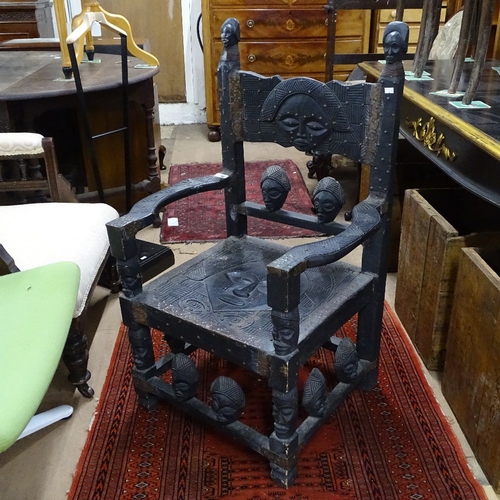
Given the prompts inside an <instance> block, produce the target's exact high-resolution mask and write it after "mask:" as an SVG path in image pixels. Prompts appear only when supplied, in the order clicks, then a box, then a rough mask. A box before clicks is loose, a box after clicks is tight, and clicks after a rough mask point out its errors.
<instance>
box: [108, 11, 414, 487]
mask: <svg viewBox="0 0 500 500" xmlns="http://www.w3.org/2000/svg"><path fill="white" fill-rule="evenodd" d="M387 29H388V32H387V33H386V37H385V39H386V40H390V42H391V47H387V51H386V54H387V64H386V65H385V69H384V72H383V75H382V77H381V78H380V80H379V82H377V83H367V82H364V81H358V82H346V83H342V82H337V81H331V82H328V83H326V84H325V83H321V82H319V81H316V80H313V79H310V78H303V77H297V78H291V79H288V80H284V79H282V78H281V77H279V76H273V77H264V76H262V75H259V74H257V73H253V72H246V71H241V70H240V66H239V48H238V38H239V27H238V23H237V22H236V21H235V20H234V19H229V20H228V21H226V22H225V23H224V24H223V26H222V30H221V31H222V39H223V43H224V48H223V51H222V55H221V58H220V63H219V66H218V77H219V96H220V111H221V141H222V170H221V172H219V173H218V174H216V175H210V176H206V177H200V178H196V179H189V180H186V181H182V182H179V183H178V184H175V185H172V186H169V187H167V188H165V189H164V190H162V191H160V192H157V193H154V194H152V195H150V196H149V197H148V198H145V199H143V200H141V201H140V202H138V203H136V205H135V206H134V207H133V208H132V210H131V211H130V213H128V214H127V215H124V216H123V217H121V218H119V219H117V220H115V221H113V222H111V223H109V224H108V225H107V227H108V234H109V238H110V242H111V249H112V254H113V256H114V257H115V258H116V259H117V261H118V269H119V271H120V273H121V276H122V279H123V281H124V294H123V296H122V298H121V308H122V315H123V321H124V323H125V324H126V325H127V326H128V327H129V332H130V333H129V336H130V341H131V346H132V350H133V352H134V359H135V368H134V372H133V376H134V386H135V388H136V391H137V393H138V396H139V404H141V405H143V406H144V407H146V408H152V407H154V405H155V403H157V402H158V400H159V399H164V400H166V401H168V402H169V403H170V404H173V405H177V406H178V407H179V408H182V409H183V410H185V411H187V412H189V413H191V414H193V415H195V416H196V417H198V418H200V419H202V420H203V421H205V422H208V423H210V424H212V425H214V426H216V427H218V428H219V429H220V430H221V432H225V433H227V434H228V435H230V436H232V437H235V438H237V439H239V440H240V441H241V442H242V443H243V444H245V445H246V446H248V447H249V448H251V449H252V450H254V451H256V452H258V453H261V454H262V455H263V456H265V457H266V458H267V459H268V460H269V462H270V469H271V477H272V478H273V480H274V481H275V482H276V483H277V484H278V485H280V486H282V487H285V488H288V487H289V486H290V485H292V484H293V482H294V480H295V478H296V477H297V474H299V473H300V471H298V468H297V464H298V456H299V453H300V450H301V448H302V447H303V446H304V445H305V444H306V443H307V441H308V440H309V439H310V438H311V437H312V435H313V434H314V432H315V431H316V430H317V429H318V428H319V427H320V426H321V425H322V423H323V422H324V421H325V420H326V419H327V418H329V417H330V415H331V414H332V413H333V412H334V411H335V409H336V408H337V407H338V406H339V405H340V404H341V402H342V401H343V400H345V398H347V397H348V395H349V394H350V393H351V392H352V391H353V390H354V389H356V388H360V389H364V390H369V389H372V388H373V387H375V385H376V383H377V367H378V357H379V348H380V330H381V324H382V312H383V307H384V290H385V288H384V287H385V278H386V272H387V262H386V260H387V248H388V238H387V236H388V224H389V220H390V212H391V202H392V198H393V196H392V187H393V185H394V165H395V160H396V146H397V142H398V141H397V139H398V133H399V108H400V102H401V97H402V91H403V83H404V71H403V66H402V64H401V58H402V57H403V56H404V54H405V52H406V47H407V40H408V27H407V26H406V24H404V23H401V22H395V23H391V24H390V25H389V26H388V28H387ZM245 142H275V143H277V144H279V145H281V146H283V147H291V146H293V147H295V148H296V149H298V150H300V151H303V152H307V153H309V154H311V155H324V156H326V155H331V154H340V155H345V156H348V157H349V158H350V159H352V160H353V161H356V162H363V163H366V164H368V165H370V189H369V194H368V196H367V198H366V199H364V200H362V201H361V202H360V203H358V204H357V205H356V206H355V207H354V208H353V210H352V220H351V222H350V223H346V222H336V221H329V222H327V221H326V219H325V220H322V221H320V220H318V217H316V216H314V215H312V214H309V213H307V214H301V213H295V212H291V211H288V210H284V209H283V208H282V207H281V206H280V205H281V200H279V203H275V202H276V201H277V200H278V198H279V196H278V197H277V198H276V199H275V200H273V202H272V203H270V202H269V201H270V200H267V202H266V203H265V204H258V203H254V202H249V201H247V200H246V196H245V159H244V145H245ZM272 171H273V172H274V173H273V174H272V175H270V172H267V173H266V174H265V175H264V176H263V183H262V187H263V188H266V189H267V187H268V186H264V184H265V183H266V182H267V181H270V180H273V181H274V182H275V186H274V187H280V189H282V190H283V191H282V193H284V192H286V191H287V186H286V181H285V180H284V178H282V177H281V175H280V174H279V172H278V171H277V170H276V169H272ZM332 182H333V180H332ZM325 184H328V183H323V184H322V186H325ZM216 189H219V190H224V197H225V208H226V229H227V238H226V239H224V240H222V241H221V242H219V243H218V244H216V245H214V246H213V247H211V248H210V249H209V250H207V251H205V252H202V253H201V254H199V255H197V256H196V257H194V258H192V259H191V260H189V261H187V262H185V263H182V264H180V265H179V266H178V267H175V268H174V269H172V270H169V271H167V272H166V273H164V274H163V275H161V276H160V277H158V278H157V279H156V280H152V281H149V282H148V283H145V284H144V283H143V282H142V280H141V277H140V269H139V261H138V256H137V245H136V240H135V237H136V234H137V232H138V231H140V230H141V229H142V228H144V227H147V226H148V225H151V224H152V223H153V222H154V220H155V218H156V215H157V214H158V212H159V211H160V210H161V209H162V207H164V206H165V205H167V204H169V203H171V202H173V201H175V200H178V199H181V198H184V197H186V196H190V195H193V194H196V193H199V192H204V191H210V190H216ZM334 191H335V190H334V189H331V190H330V191H328V189H327V192H328V194H329V195H331V193H333V192H334ZM335 193H336V194H337V195H338V193H337V191H335ZM264 199H265V197H264ZM249 217H256V218H260V219H266V220H271V221H274V222H278V223H283V224H289V225H292V226H297V227H302V228H307V229H311V230H313V231H315V232H317V233H318V234H322V235H324V234H326V235H328V236H329V237H328V238H324V239H318V240H317V241H314V242H313V243H309V244H305V245H298V246H295V247H292V248H290V247H287V246H285V245H283V244H281V243H280V242H279V241H276V240H272V239H260V238H256V237H252V236H250V235H248V234H247V220H248V218H249ZM329 219H330V218H328V220H329ZM359 245H363V258H362V264H361V266H356V265H351V264H348V263H347V262H343V261H341V259H342V257H344V256H345V255H347V254H348V253H349V252H351V250H353V249H355V248H356V247H357V246H359ZM356 313H358V332H357V340H356V345H354V344H352V345H347V346H345V345H344V344H345V341H344V342H343V341H342V339H341V338H340V337H338V336H336V335H335V332H336V331H337V330H339V328H340V327H341V326H342V325H343V324H344V323H346V322H347V321H348V320H349V319H350V318H351V317H352V316H353V315H354V314H356ZM151 327H152V328H155V329H157V330H161V331H163V332H164V334H165V338H167V340H168V343H169V345H170V346H172V350H174V349H175V352H169V353H167V354H166V355H165V356H163V357H162V358H160V359H154V355H153V348H152V343H151V334H150V328H151ZM174 339H176V340H177V342H174V341H173V340H174ZM322 348H326V349H330V350H332V351H337V352H336V359H337V362H336V366H335V368H336V370H337V372H338V374H340V377H344V376H345V377H344V378H345V379H346V380H347V381H346V382H345V383H342V384H339V385H338V386H336V387H334V388H333V389H332V391H331V392H330V393H327V391H326V387H325V386H324V384H323V381H322V376H321V375H320V374H317V373H316V372H314V374H312V375H311V377H310V379H309V381H308V383H307V384H306V388H304V389H303V388H302V387H300V385H299V369H300V368H301V366H302V365H303V364H304V363H305V362H306V361H307V360H308V359H309V358H310V357H311V356H313V355H314V354H315V353H316V352H317V351H318V350H319V349H322ZM196 349H203V350H205V351H208V352H210V353H211V355H212V356H218V357H220V358H222V359H224V360H225V361H226V362H228V364H229V363H233V364H235V365H238V366H240V367H242V368H244V369H245V370H250V371H252V372H254V374H256V376H259V377H264V378H266V379H267V380H268V385H269V387H270V389H271V391H272V394H271V400H270V401H268V409H269V411H270V412H271V411H272V415H273V421H274V425H273V430H272V432H271V433H270V434H269V435H265V434H263V433H261V432H258V431H256V430H255V429H253V428H252V427H250V426H249V425H247V424H246V423H245V422H244V417H241V418H240V415H241V414H242V412H243V409H244V405H245V399H246V398H245V394H244V392H243V389H242V387H240V386H239V385H238V384H237V383H236V381H235V380H234V379H232V378H230V377H227V376H222V375H221V376H220V377H217V378H216V380H215V381H213V383H212V384H211V388H210V396H209V398H208V400H204V399H203V397H202V396H198V395H194V396H193V397H191V398H189V399H186V400H185V401H180V400H179V394H176V391H175V389H176V388H175V384H176V383H177V382H176V381H174V383H173V384H169V383H168V382H167V381H166V380H165V378H164V377H163V378H162V377H161V375H162V374H163V373H165V372H166V371H168V370H173V371H174V372H175V371H176V370H178V367H177V364H178V361H177V360H180V361H182V359H185V358H178V356H180V353H183V354H184V355H186V356H188V355H189V354H190V353H192V352H193V351H195V350H196ZM174 358H175V361H174ZM353 366H354V369H353ZM176 377H177V375H176V376H175V377H173V378H174V379H175V378H176ZM200 383H201V381H200ZM193 385H194V383H193ZM249 385H251V384H249ZM302 390H304V396H303V398H302V401H303V406H304V407H305V408H306V410H307V411H308V412H310V415H311V418H306V419H305V420H303V421H301V420H300V419H299V418H298V414H299V411H298V410H299V399H300V397H299V396H300V392H301V391H302ZM177 392H178V391H177ZM203 392H204V391H199V393H200V394H201V393H203ZM189 395H191V392H190V393H189ZM271 406H272V410H271ZM313 417H314V418H313Z"/></svg>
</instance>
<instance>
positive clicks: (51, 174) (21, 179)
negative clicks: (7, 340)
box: [0, 132, 118, 398]
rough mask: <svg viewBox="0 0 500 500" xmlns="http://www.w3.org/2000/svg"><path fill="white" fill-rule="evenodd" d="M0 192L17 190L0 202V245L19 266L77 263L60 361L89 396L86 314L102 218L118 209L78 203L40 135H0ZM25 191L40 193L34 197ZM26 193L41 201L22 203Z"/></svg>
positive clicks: (102, 240)
mask: <svg viewBox="0 0 500 500" xmlns="http://www.w3.org/2000/svg"><path fill="white" fill-rule="evenodd" d="M2 191H3V192H5V193H14V194H16V193H17V194H19V195H20V197H19V198H17V199H15V200H14V202H15V203H14V204H7V205H0V244H2V245H3V246H4V247H5V249H6V251H7V252H8V253H9V254H10V255H11V256H12V257H13V258H14V260H15V262H16V264H17V266H18V268H19V269H20V270H21V271H25V270H28V269H32V268H35V267H39V266H44V265H47V264H51V263H54V262H60V261H71V262H74V263H76V264H77V265H78V267H79V268H80V271H81V279H80V284H79V288H78V297H77V301H76V306H75V310H74V312H73V321H72V323H71V327H70V329H69V333H68V336H67V340H66V345H65V347H64V351H63V360H64V362H65V364H66V366H67V367H68V370H69V376H68V378H69V381H70V382H71V383H73V384H74V385H75V386H76V387H77V388H78V390H79V391H80V392H81V394H82V395H83V396H85V397H88V398H90V397H92V395H93V394H94V391H93V389H92V388H91V387H89V385H88V380H89V378H90V372H89V370H88V369H87V365H88V357H89V353H88V346H87V337H86V334H85V326H86V315H87V309H88V306H89V303H90V298H91V296H92V292H93V290H94V289H95V287H96V285H97V283H98V280H99V277H100V276H101V273H102V272H103V269H104V266H105V264H106V261H107V258H108V256H109V242H108V238H107V234H106V227H105V223H106V222H109V221H110V220H113V219H115V218H116V217H118V212H117V211H116V210H115V209H114V208H113V207H111V206H110V205H107V204H104V203H77V199H76V197H75V195H74V194H73V192H72V191H71V188H70V187H69V185H68V183H67V182H66V180H65V179H64V178H63V177H62V176H61V175H60V174H59V171H58V166H57V159H56V155H55V151H54V145H53V142H52V139H51V138H48V137H43V136H41V135H40V134H34V133H22V132H13V133H2V134H0V195H1V194H2V193H1V192H2ZM29 193H38V194H37V196H35V197H34V198H32V197H31V195H30V194H29ZM30 198H32V200H31V201H33V200H35V201H36V200H37V199H40V200H45V202H35V203H26V201H30ZM48 200H50V203H47V201H48ZM7 202H10V203H11V202H12V199H9V200H7ZM0 300H1V299H0Z"/></svg>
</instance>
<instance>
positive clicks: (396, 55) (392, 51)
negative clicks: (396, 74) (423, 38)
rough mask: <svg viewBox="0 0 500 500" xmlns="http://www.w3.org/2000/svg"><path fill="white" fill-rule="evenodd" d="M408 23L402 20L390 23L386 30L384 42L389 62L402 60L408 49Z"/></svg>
mask: <svg viewBox="0 0 500 500" xmlns="http://www.w3.org/2000/svg"><path fill="white" fill-rule="evenodd" d="M408 37H409V28H408V25H407V24H406V23H404V22H402V21H393V22H391V23H389V24H388V25H387V26H386V28H385V30H384V37H383V44H384V54H385V60H386V63H387V64H394V63H395V62H397V61H402V59H403V56H404V55H405V54H406V52H407V50H408Z"/></svg>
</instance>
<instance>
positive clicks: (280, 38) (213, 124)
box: [202, 0, 371, 140]
mask: <svg viewBox="0 0 500 500" xmlns="http://www.w3.org/2000/svg"><path fill="white" fill-rule="evenodd" d="M325 3H326V2H325V0H295V1H294V0H267V1H264V0H202V15H203V46H204V58H205V92H206V100H207V125H208V127H209V129H211V132H210V133H209V139H211V140H218V131H217V128H218V125H219V122H220V119H219V110H218V97H217V64H218V61H219V57H220V54H221V51H222V42H221V40H220V27H221V25H222V23H223V22H224V21H225V20H226V19H227V18H229V17H234V18H236V19H237V20H238V21H239V23H240V30H241V43H240V52H241V67H242V69H245V70H248V71H255V72H257V73H261V74H263V75H266V76H272V75H275V74H279V75H281V76H284V77H291V76H296V75H301V76H310V77H312V78H317V79H319V80H323V79H324V73H325V53H326V38H327V30H328V27H327V13H326V10H325V8H324V5H325ZM337 19H338V22H337V29H336V42H335V51H336V52H337V53H363V52H368V46H369V33H370V19H371V11H369V10H342V11H339V12H338V17H337ZM352 67H353V66H348V65H336V66H335V74H334V77H335V78H337V79H345V78H346V77H347V75H348V74H349V73H350V71H351V69H352Z"/></svg>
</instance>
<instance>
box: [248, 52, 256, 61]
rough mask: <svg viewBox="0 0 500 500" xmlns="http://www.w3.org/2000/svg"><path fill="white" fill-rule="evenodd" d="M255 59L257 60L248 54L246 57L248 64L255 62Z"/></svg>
mask: <svg viewBox="0 0 500 500" xmlns="http://www.w3.org/2000/svg"><path fill="white" fill-rule="evenodd" d="M256 59H257V58H256V57H255V56H254V55H253V54H250V55H249V56H248V61H249V62H251V63H253V62H255V60H256Z"/></svg>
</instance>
